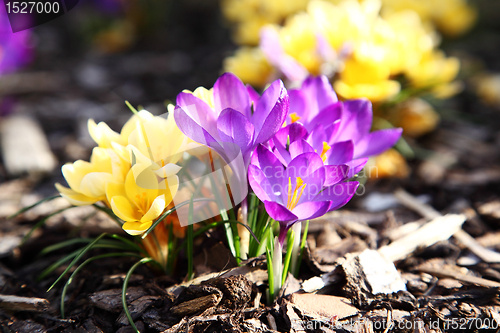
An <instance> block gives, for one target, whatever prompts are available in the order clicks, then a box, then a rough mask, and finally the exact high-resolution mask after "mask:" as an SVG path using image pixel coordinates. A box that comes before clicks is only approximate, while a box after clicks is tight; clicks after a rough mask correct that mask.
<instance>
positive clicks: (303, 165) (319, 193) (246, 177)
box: [56, 73, 402, 299]
mask: <svg viewBox="0 0 500 333" xmlns="http://www.w3.org/2000/svg"><path fill="white" fill-rule="evenodd" d="M168 109H169V116H168V117H166V118H164V117H159V116H156V117H155V116H153V115H151V114H150V113H149V112H147V111H145V110H143V111H140V112H137V111H135V110H134V111H135V112H136V114H135V115H134V116H133V117H132V118H131V119H130V120H129V121H128V122H127V123H126V124H125V125H124V126H123V128H122V130H121V132H120V133H117V132H114V131H113V130H111V129H110V128H109V127H108V126H107V125H106V124H105V123H99V124H96V123H95V122H94V121H93V120H90V121H89V123H88V125H89V131H90V135H91V136H92V138H93V139H94V141H95V142H96V143H97V145H98V146H97V147H96V148H94V150H93V152H92V156H91V158H90V161H89V162H87V161H76V162H74V163H68V164H66V165H64V166H63V168H62V172H63V175H64V177H65V178H66V181H67V182H68V184H69V188H67V187H64V186H62V185H60V184H56V187H57V189H58V190H59V192H60V193H61V195H62V196H63V197H65V198H66V199H68V200H69V201H70V202H71V203H72V204H74V205H77V206H79V205H89V204H94V203H97V202H102V203H104V204H105V205H106V206H107V207H108V208H110V209H111V211H112V212H113V213H114V215H115V216H116V217H117V218H118V219H119V220H123V221H124V224H123V229H124V230H125V231H126V232H128V233H129V234H131V235H140V234H143V233H144V232H146V230H148V229H150V228H151V227H152V225H153V223H155V224H154V225H155V226H156V227H155V228H152V230H149V231H148V232H150V233H149V235H147V237H145V239H143V240H141V244H142V247H143V249H144V250H145V251H147V253H148V254H149V256H150V258H151V260H154V261H155V262H156V263H158V264H159V265H160V266H162V267H163V268H164V269H165V271H166V272H172V269H173V268H172V265H173V262H174V261H175V255H176V253H177V252H176V251H177V250H174V249H173V248H174V247H175V245H172V244H175V240H176V238H178V237H184V235H185V234H186V237H187V242H188V244H191V245H188V261H189V260H190V263H191V265H190V266H189V267H191V269H190V270H188V276H191V275H192V258H191V259H190V258H189V253H190V254H191V255H192V248H193V232H194V229H193V226H192V224H193V223H196V222H200V221H209V220H210V221H215V223H218V222H219V221H218V220H219V219H222V220H223V221H222V222H223V223H239V224H241V225H245V226H246V227H248V228H250V229H254V230H253V231H252V232H253V234H257V235H259V237H260V240H259V241H258V242H257V243H258V246H257V249H256V248H255V246H250V245H251V244H250V240H249V239H248V238H247V239H246V241H245V237H243V236H244V228H243V229H241V228H228V229H226V234H227V236H228V244H229V246H230V248H231V251H232V252H233V255H234V256H235V257H236V258H237V260H240V259H241V258H246V257H248V256H256V255H259V254H261V253H263V252H264V251H267V254H268V256H269V253H270V252H272V253H273V255H272V257H271V256H269V257H268V265H269V267H270V269H269V274H270V276H269V281H270V297H269V299H273V298H274V295H276V293H277V291H278V290H279V288H280V287H281V285H282V279H283V278H282V277H283V276H286V274H288V267H289V264H290V263H291V268H290V269H291V270H292V271H293V272H297V270H298V268H297V267H298V264H297V262H298V260H299V259H298V258H299V257H300V253H299V246H298V240H299V237H300V232H301V231H300V222H302V221H308V220H310V219H314V218H317V217H320V216H322V215H324V214H326V213H327V212H329V211H332V210H335V209H338V208H340V207H342V206H343V205H345V204H346V203H347V202H348V201H349V200H350V199H351V198H352V196H353V195H354V193H355V191H356V189H357V187H358V185H359V183H358V182H357V181H350V180H349V179H350V178H352V177H353V176H354V175H355V174H356V173H358V172H359V171H360V170H361V169H363V167H364V166H365V164H366V162H367V160H368V157H370V156H372V155H377V154H380V153H382V152H383V151H385V150H387V149H389V148H390V147H391V146H392V145H394V144H395V142H396V141H397V140H398V139H399V137H400V136H401V131H402V130H401V129H385V130H379V131H374V132H370V130H371V126H372V108H371V103H370V102H369V101H368V100H367V99H358V100H349V101H344V102H340V101H338V99H337V95H336V94H335V92H334V91H333V87H332V86H331V84H330V82H329V81H328V79H327V77H325V76H319V77H308V78H306V79H305V81H304V82H303V84H302V85H301V87H300V88H297V89H292V90H287V89H286V88H285V87H284V85H283V82H282V81H281V80H276V81H274V82H272V83H271V84H270V85H269V87H268V88H267V89H266V90H265V91H264V92H263V93H262V95H259V94H258V93H257V92H256V91H255V90H254V89H253V88H251V87H250V86H245V85H244V84H243V82H241V80H240V79H238V78H237V77H236V76H234V75H233V74H231V73H225V74H223V75H222V76H221V77H220V78H219V79H218V80H217V81H216V82H215V85H214V87H213V88H212V89H209V90H208V89H205V88H203V87H199V88H197V89H196V90H194V91H193V92H191V91H188V90H185V91H183V92H181V93H180V94H179V95H178V96H177V100H176V106H175V107H174V106H173V105H172V106H169V107H168ZM203 156H204V157H207V156H208V161H207V163H206V164H205V166H202V165H200V164H199V163H198V164H197V163H191V162H192V161H193V160H192V159H196V160H197V161H202V160H203ZM181 160H182V163H183V164H182V165H183V166H182V167H181V166H180V162H181ZM190 169H198V170H205V171H206V172H208V174H206V177H205V175H203V176H200V175H198V176H196V175H195V174H194V173H191V171H189V170H190ZM216 169H217V170H216ZM181 170H182V174H183V177H184V176H186V175H187V178H188V180H189V181H188V182H186V184H187V183H189V184H190V186H187V187H191V188H190V191H191V192H189V191H188V193H187V194H186V192H185V191H184V190H185V189H186V188H187V187H184V186H180V185H179V183H180V181H179V175H181V172H180V171H181ZM202 173H203V172H202ZM205 178H209V179H210V185H209V186H208V187H207V186H205V185H203V184H204V180H205ZM217 178H218V181H216V179H217ZM181 179H182V177H181ZM221 184H222V186H218V185H221ZM249 187H250V189H251V190H253V193H254V194H255V197H256V198H255V197H252V199H250V201H251V202H252V207H251V208H252V210H253V213H252V216H253V218H251V219H253V222H252V221H249V218H248V215H249V214H248V200H247V193H248V192H249V191H248V188H249ZM196 194H201V195H202V197H203V198H202V199H196ZM195 200H198V201H197V202H198V203H199V202H200V201H203V202H204V203H203V204H202V205H201V206H200V205H199V206H197V207H196V211H197V212H196V213H195V212H194V210H195V207H194V201H195ZM259 200H260V202H262V203H263V206H264V207H265V211H263V210H260V212H259ZM209 202H210V203H209ZM186 203H189V210H188V213H187V215H188V217H187V218H186V217H185V215H186V214H185V212H184V213H183V212H182V209H180V208H181V207H182V206H185V204H186ZM214 204H215V205H216V206H215V207H214ZM174 208H175V210H176V211H175V214H171V211H169V212H167V210H170V209H172V210H174ZM237 208H239V209H238V214H237V215H238V220H235V219H236V217H235V216H236V215H235V209H237ZM228 211H230V212H231V215H232V216H233V218H232V219H229V218H228V216H227V212H228ZM256 211H257V212H256ZM207 212H208V213H207ZM200 214H201V215H200ZM183 215H184V216H183ZM195 215H196V216H197V217H195ZM257 215H260V218H257ZM198 216H204V217H201V218H200V217H198ZM162 219H163V220H162ZM257 220H259V221H264V223H255V221H257ZM270 220H271V221H273V222H269V221H270ZM266 221H267V222H266ZM274 221H276V222H277V223H278V224H279V236H278V237H276V238H275V239H274V237H273V232H274V231H273V223H274ZM185 225H188V227H187V232H186V233H185V232H184V229H183V228H182V227H183V226H185ZM181 226H182V227H181ZM291 228H292V230H291V231H290V229H291ZM289 231H290V232H289ZM287 237H290V238H289V241H288V243H287V244H288V246H290V248H291V250H290V255H288V256H287V258H288V259H287V260H286V261H285V265H284V266H283V267H285V268H283V267H282V264H281V263H282V258H281V256H282V249H283V246H284V243H285V239H286V238H287ZM273 239H274V241H273ZM240 241H241V243H240ZM262 244H263V245H262ZM292 245H293V246H292ZM291 258H293V259H291ZM148 260H149V259H148ZM188 265H189V264H188ZM271 267H274V268H271ZM273 272H274V273H273Z"/></svg>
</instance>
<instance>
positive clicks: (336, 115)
mask: <svg viewBox="0 0 500 333" xmlns="http://www.w3.org/2000/svg"><path fill="white" fill-rule="evenodd" d="M342 109H343V103H342V102H337V103H334V104H330V105H328V106H327V107H325V108H324V109H323V110H322V111H321V112H319V113H318V115H316V116H315V117H314V118H312V119H311V120H310V121H309V122H308V123H306V125H305V126H306V129H307V130H308V131H311V130H312V129H313V128H314V127H316V126H317V125H319V124H323V126H325V127H326V126H327V125H328V124H333V123H334V122H335V121H337V120H339V119H341V117H342Z"/></svg>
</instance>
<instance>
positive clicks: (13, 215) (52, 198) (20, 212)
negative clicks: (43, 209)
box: [7, 195, 61, 220]
mask: <svg viewBox="0 0 500 333" xmlns="http://www.w3.org/2000/svg"><path fill="white" fill-rule="evenodd" d="M60 197H61V196H60V195H54V196H52V197H48V198H45V199H42V200H40V201H38V202H36V203H34V204H32V205H31V206H28V207H24V208H23V209H20V210H18V211H17V212H15V213H14V214H12V215H10V216H8V217H7V219H8V220H9V219H13V218H14V217H16V216H18V215H20V214H22V213H24V212H26V211H28V210H30V209H31V208H34V207H36V206H38V205H39V204H41V203H44V202H46V201H51V200H54V199H56V198H60Z"/></svg>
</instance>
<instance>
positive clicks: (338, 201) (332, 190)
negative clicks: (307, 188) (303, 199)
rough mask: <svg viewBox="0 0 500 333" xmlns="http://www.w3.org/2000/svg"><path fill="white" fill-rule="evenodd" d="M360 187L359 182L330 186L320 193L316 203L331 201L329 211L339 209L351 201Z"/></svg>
mask: <svg viewBox="0 0 500 333" xmlns="http://www.w3.org/2000/svg"><path fill="white" fill-rule="evenodd" d="M358 186H359V183H358V182H345V183H340V184H336V185H333V186H329V187H327V188H325V189H324V190H323V191H322V192H321V193H319V194H318V195H317V196H316V197H315V198H314V201H330V208H329V209H328V211H332V210H335V209H338V208H340V207H342V206H343V205H345V204H346V203H347V202H349V200H351V198H352V197H353V196H354V194H355V193H356V189H357V188H358Z"/></svg>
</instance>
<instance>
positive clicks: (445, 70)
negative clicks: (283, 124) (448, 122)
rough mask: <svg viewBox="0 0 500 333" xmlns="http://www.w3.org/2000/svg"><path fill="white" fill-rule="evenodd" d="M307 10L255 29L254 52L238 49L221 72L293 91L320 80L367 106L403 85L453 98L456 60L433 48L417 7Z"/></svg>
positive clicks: (349, 0)
mask: <svg viewBox="0 0 500 333" xmlns="http://www.w3.org/2000/svg"><path fill="white" fill-rule="evenodd" d="M256 1H257V0H254V1H253V4H254V5H255V3H256ZM228 2H231V1H230V0H228V1H226V3H228ZM333 2H335V3H336V4H334V3H333ZM243 3H244V2H239V4H240V5H241V6H243ZM301 4H302V5H304V2H301ZM306 5H307V11H306V12H300V13H297V14H294V15H291V16H288V17H287V18H286V19H285V20H284V23H283V25H282V26H280V25H276V24H275V25H268V26H266V27H265V28H263V29H261V31H260V34H261V42H260V50H259V48H254V49H252V48H248V47H245V48H244V49H240V50H239V51H237V53H236V54H235V55H234V56H233V57H229V58H227V59H226V60H225V63H224V64H225V70H226V71H233V72H234V73H235V74H236V75H239V76H240V78H241V79H242V80H243V81H244V82H246V83H250V84H253V85H256V86H258V87H261V88H262V87H263V86H265V84H266V83H268V82H269V80H271V79H273V78H274V77H275V76H277V75H283V76H285V77H286V78H287V79H288V80H289V81H292V84H293V85H296V84H297V82H296V81H299V82H300V81H301V80H303V79H304V78H305V76H306V75H307V74H312V75H319V74H324V75H327V76H329V77H330V78H331V79H332V81H333V82H332V83H333V85H334V87H335V90H336V92H337V93H338V94H339V95H340V96H341V97H342V98H345V99H353V98H361V97H365V98H368V99H370V100H371V101H372V102H384V101H388V100H391V99H392V98H393V97H395V96H396V95H397V94H398V93H399V92H400V90H401V89H406V88H407V87H411V88H413V89H415V91H424V90H425V91H427V92H430V93H435V96H436V97H438V98H445V97H449V96H450V95H452V94H453V93H456V92H457V88H458V87H459V86H458V85H456V84H454V83H452V82H453V80H454V79H455V77H456V76H457V74H458V71H459V69H460V64H459V61H458V59H456V58H453V57H449V58H447V57H446V56H445V55H444V53H443V52H441V51H439V50H438V49H437V46H438V44H439V36H438V34H437V33H436V32H435V30H434V28H433V26H432V25H431V24H430V23H428V22H427V23H426V22H425V21H423V20H422V18H421V17H422V15H423V14H421V12H422V13H423V12H425V11H424V9H419V7H418V6H417V4H413V2H412V3H411V4H408V7H409V8H412V7H416V8H417V9H416V11H412V10H409V9H406V7H404V6H403V7H401V6H396V5H395V4H392V5H391V4H390V3H389V4H386V3H385V2H384V1H382V2H381V1H380V0H364V1H358V0H342V1H327V0H311V1H308V2H307V4H306ZM240 14H241V15H243V14H242V13H240ZM266 60H267V64H266ZM270 66H272V67H273V68H274V72H273V70H269V67H270ZM270 72H271V73H272V74H270ZM400 78H403V80H400ZM404 79H406V80H404ZM400 81H401V82H403V83H404V85H403V86H401V84H400Z"/></svg>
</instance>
